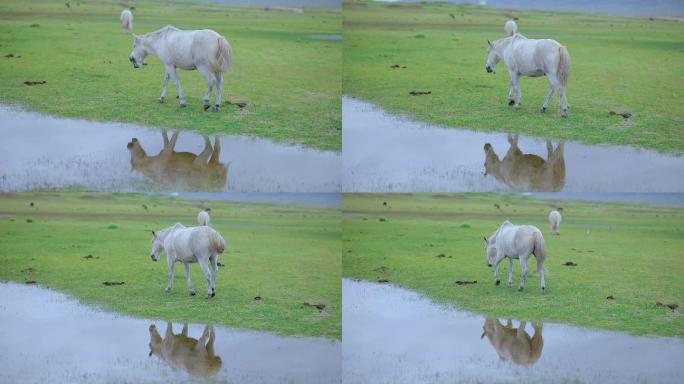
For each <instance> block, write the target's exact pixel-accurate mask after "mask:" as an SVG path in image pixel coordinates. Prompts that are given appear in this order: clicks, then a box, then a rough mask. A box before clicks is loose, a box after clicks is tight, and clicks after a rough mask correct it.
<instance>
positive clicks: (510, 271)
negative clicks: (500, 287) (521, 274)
mask: <svg viewBox="0 0 684 384" xmlns="http://www.w3.org/2000/svg"><path fill="white" fill-rule="evenodd" d="M512 286H513V259H511V258H509V259H508V288H511V287H512Z"/></svg>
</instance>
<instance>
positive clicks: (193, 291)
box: [183, 263, 195, 296]
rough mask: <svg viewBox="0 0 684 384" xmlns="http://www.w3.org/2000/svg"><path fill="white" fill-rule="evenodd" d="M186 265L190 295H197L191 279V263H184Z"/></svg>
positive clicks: (186, 277)
mask: <svg viewBox="0 0 684 384" xmlns="http://www.w3.org/2000/svg"><path fill="white" fill-rule="evenodd" d="M183 267H185V280H187V281H188V290H189V291H190V296H195V287H193V286H192V279H190V264H188V263H183Z"/></svg>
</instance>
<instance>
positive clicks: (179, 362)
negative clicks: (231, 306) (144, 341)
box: [149, 322, 221, 377]
mask: <svg viewBox="0 0 684 384" xmlns="http://www.w3.org/2000/svg"><path fill="white" fill-rule="evenodd" d="M214 338H215V336H214V327H213V326H211V325H207V326H206V327H204V333H202V336H201V337H200V338H199V340H197V339H193V338H192V337H188V324H187V323H185V324H183V331H181V333H180V334H178V335H174V334H173V324H171V323H170V322H169V323H168V324H167V325H166V335H164V338H163V339H162V337H161V336H160V335H159V332H157V327H156V325H154V324H152V325H150V354H149V356H152V355H155V356H157V357H158V358H159V359H161V360H162V361H164V362H166V363H167V364H169V365H170V366H171V367H172V368H174V369H180V370H184V371H187V372H188V373H189V374H191V375H193V376H199V377H209V376H213V375H215V374H216V372H218V371H219V369H221V358H220V357H219V356H216V355H214Z"/></svg>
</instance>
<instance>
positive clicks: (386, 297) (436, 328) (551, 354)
mask: <svg viewBox="0 0 684 384" xmlns="http://www.w3.org/2000/svg"><path fill="white" fill-rule="evenodd" d="M342 298H343V307H342V321H343V323H342V377H343V382H344V383H368V382H374V383H418V382H429V383H453V382H479V383H487V382H511V383H519V382H525V383H536V382H539V383H550V382H573V383H574V382H591V383H603V384H606V383H632V382H640V383H641V382H643V383H646V382H649V383H681V382H683V381H684V372H682V370H681V362H682V356H684V340H680V339H675V338H651V337H634V336H629V335H626V334H624V333H618V332H610V331H599V330H589V329H584V328H578V327H573V326H567V325H560V324H551V323H544V324H542V323H533V322H527V323H525V324H524V326H523V327H522V329H521V330H519V329H520V325H521V323H520V322H519V321H516V320H514V321H512V325H511V327H508V326H507V325H508V324H507V320H498V319H486V318H485V317H482V316H479V315H474V314H469V313H466V312H463V311H458V310H455V309H453V308H447V307H445V306H440V305H437V304H435V303H432V302H431V301H430V300H429V299H428V298H426V297H424V296H421V295H419V294H417V293H415V292H412V291H408V290H405V289H401V288H397V287H394V286H391V285H387V284H377V283H368V282H356V281H351V280H348V279H344V280H343V282H342Z"/></svg>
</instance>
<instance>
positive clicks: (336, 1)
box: [200, 0, 342, 9]
mask: <svg viewBox="0 0 684 384" xmlns="http://www.w3.org/2000/svg"><path fill="white" fill-rule="evenodd" d="M200 1H203V2H205V3H220V4H228V5H240V6H248V7H259V8H261V7H286V8H305V9H306V8H322V9H340V8H342V0H200Z"/></svg>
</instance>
